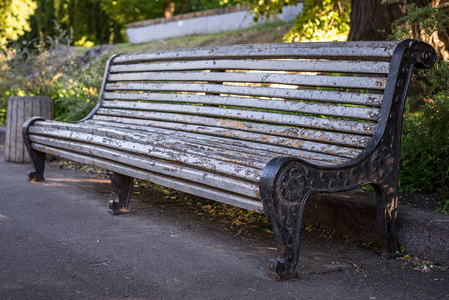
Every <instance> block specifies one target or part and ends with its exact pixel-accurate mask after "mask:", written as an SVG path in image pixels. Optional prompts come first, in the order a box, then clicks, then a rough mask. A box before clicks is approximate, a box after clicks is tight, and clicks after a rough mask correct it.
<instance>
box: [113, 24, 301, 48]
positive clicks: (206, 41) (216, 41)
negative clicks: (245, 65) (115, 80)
mask: <svg viewBox="0 0 449 300" xmlns="http://www.w3.org/2000/svg"><path fill="white" fill-rule="evenodd" d="M292 26H293V23H292V22H281V21H278V22H273V23H268V24H263V25H258V26H253V27H250V28H245V29H240V30H233V31H228V32H219V33H211V34H202V35H193V36H186V37H180V38H172V39H167V40H159V41H154V42H150V43H145V44H139V45H132V44H128V43H121V44H117V51H118V52H121V53H123V52H127V53H134V52H147V51H157V50H167V49H179V48H192V47H202V46H214V45H233V44H258V43H280V42H283V36H284V35H285V34H286V33H287V32H288V31H289V30H290V28H291V27H292Z"/></svg>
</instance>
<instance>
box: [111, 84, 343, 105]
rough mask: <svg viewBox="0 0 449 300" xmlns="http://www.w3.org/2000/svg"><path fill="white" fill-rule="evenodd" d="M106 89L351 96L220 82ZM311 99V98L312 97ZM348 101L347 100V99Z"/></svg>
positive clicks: (289, 96) (286, 96)
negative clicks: (222, 83) (231, 84)
mask: <svg viewBox="0 0 449 300" xmlns="http://www.w3.org/2000/svg"><path fill="white" fill-rule="evenodd" d="M105 89H106V91H139V92H140V91H143V92H145V91H154V92H176V93H177V92H191V93H213V94H228V95H244V96H254V97H268V98H283V99H295V100H309V99H308V96H311V97H313V96H316V97H319V96H321V98H319V99H323V96H328V95H330V96H331V97H332V96H333V97H335V96H337V97H338V96H340V97H339V98H342V96H351V95H350V94H349V93H344V94H340V95H338V94H331V93H329V92H328V91H315V92H316V93H313V92H312V91H307V90H296V89H285V88H268V87H250V86H230V85H221V84H200V83H184V84H179V83H108V84H106V88H105ZM312 100H313V99H312ZM347 101H349V100H347Z"/></svg>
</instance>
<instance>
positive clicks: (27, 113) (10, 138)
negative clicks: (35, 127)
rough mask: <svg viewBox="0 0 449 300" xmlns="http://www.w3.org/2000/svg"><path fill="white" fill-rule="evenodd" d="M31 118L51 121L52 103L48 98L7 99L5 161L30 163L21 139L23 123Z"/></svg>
mask: <svg viewBox="0 0 449 300" xmlns="http://www.w3.org/2000/svg"><path fill="white" fill-rule="evenodd" d="M33 116H41V117H43V118H45V119H53V101H52V100H51V99H50V98H49V97H17V96H12V97H10V98H9V99H8V111H7V115H6V140H5V160H6V161H8V162H17V163H24V162H30V161H31V160H30V157H29V155H28V152H27V150H26V148H25V145H24V143H23V138H22V125H23V123H24V122H25V121H26V120H28V119H29V118H31V117H33Z"/></svg>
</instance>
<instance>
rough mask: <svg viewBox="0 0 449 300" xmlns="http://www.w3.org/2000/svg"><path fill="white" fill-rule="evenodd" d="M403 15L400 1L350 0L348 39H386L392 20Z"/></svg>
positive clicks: (403, 11)
mask: <svg viewBox="0 0 449 300" xmlns="http://www.w3.org/2000/svg"><path fill="white" fill-rule="evenodd" d="M404 15H405V9H404V8H403V6H402V4H401V3H382V0H352V11H351V22H350V23H349V27H350V28H351V29H350V31H349V35H348V40H350V41H362V40H363V41H379V40H386V39H387V37H388V35H389V34H391V33H392V31H393V22H394V21H395V20H397V19H399V18H401V17H403V16H404Z"/></svg>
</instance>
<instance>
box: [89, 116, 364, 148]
mask: <svg viewBox="0 0 449 300" xmlns="http://www.w3.org/2000/svg"><path fill="white" fill-rule="evenodd" d="M89 121H90V122H93V123H99V125H104V126H112V124H113V125H114V126H120V124H124V125H125V126H126V125H131V126H135V127H136V128H140V127H143V128H145V130H153V129H152V128H153V127H154V130H167V134H175V135H178V134H179V135H182V136H188V137H189V138H198V137H203V136H204V138H206V139H209V138H210V137H209V136H214V137H215V136H223V137H229V138H236V139H245V135H244V133H245V132H244V131H241V130H234V129H233V128H234V127H232V126H230V127H226V125H227V124H222V125H224V126H223V127H211V126H204V125H199V126H198V125H192V124H179V123H172V122H164V121H162V122H161V121H156V120H143V119H135V118H134V119H131V118H125V117H109V116H102V115H95V116H94V117H93V118H92V120H89ZM232 124H233V123H231V124H230V125H232ZM250 132H254V133H262V134H264V135H267V136H275V137H276V136H282V137H287V138H294V139H302V140H309V141H316V142H321V143H326V144H331V145H342V146H348V147H353V148H359V149H363V148H364V147H365V146H366V145H367V144H368V142H369V140H370V139H371V138H370V137H368V136H360V135H352V134H345V133H338V132H326V131H317V130H310V129H300V128H292V127H282V126H275V125H267V124H257V123H254V124H252V126H251V131H250ZM188 133H192V134H190V135H188ZM260 155H268V154H267V153H261V154H260Z"/></svg>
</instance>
